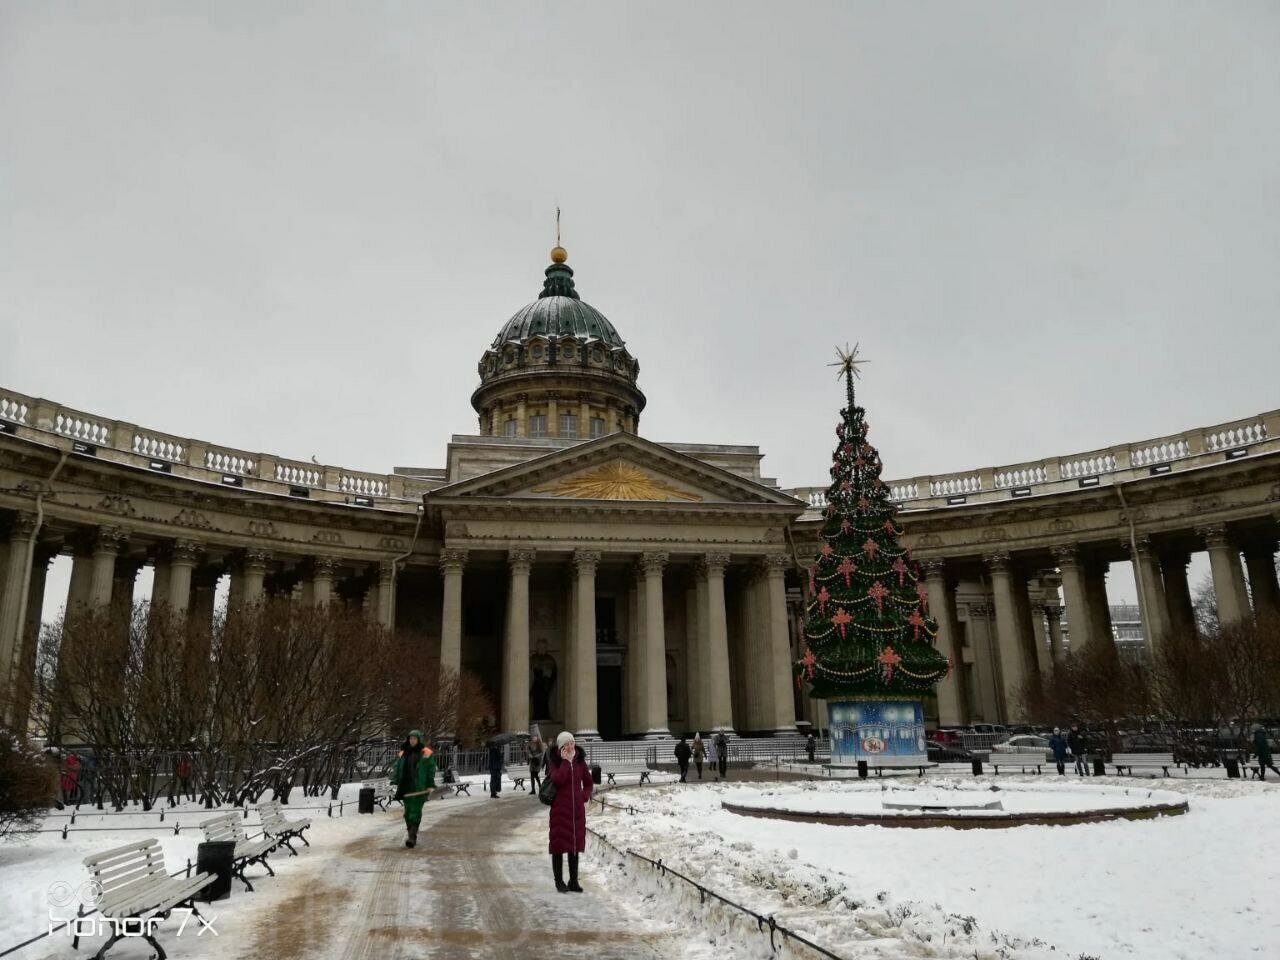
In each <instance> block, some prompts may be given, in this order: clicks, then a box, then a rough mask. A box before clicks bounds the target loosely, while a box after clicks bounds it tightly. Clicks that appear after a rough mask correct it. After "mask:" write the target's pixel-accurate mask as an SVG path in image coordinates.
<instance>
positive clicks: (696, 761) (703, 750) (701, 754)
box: [693, 733, 707, 780]
mask: <svg viewBox="0 0 1280 960" xmlns="http://www.w3.org/2000/svg"><path fill="white" fill-rule="evenodd" d="M705 759H707V747H706V744H704V743H703V742H702V734H700V733H695V734H694V735H693V765H694V766H695V767H697V768H698V779H699V780H701V779H702V761H703V760H705Z"/></svg>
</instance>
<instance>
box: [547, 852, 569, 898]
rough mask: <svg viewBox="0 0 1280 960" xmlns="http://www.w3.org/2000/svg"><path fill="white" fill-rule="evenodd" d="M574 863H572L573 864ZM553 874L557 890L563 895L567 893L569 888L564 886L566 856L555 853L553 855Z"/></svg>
mask: <svg viewBox="0 0 1280 960" xmlns="http://www.w3.org/2000/svg"><path fill="white" fill-rule="evenodd" d="M572 862H573V861H570V863H572ZM551 872H552V874H554V875H555V878H556V889H557V890H558V891H560V892H561V893H567V892H568V891H569V888H568V887H566V886H565V885H564V854H563V853H553V854H552V855H551Z"/></svg>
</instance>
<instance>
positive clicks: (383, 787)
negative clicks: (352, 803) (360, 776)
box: [360, 778, 396, 810]
mask: <svg viewBox="0 0 1280 960" xmlns="http://www.w3.org/2000/svg"><path fill="white" fill-rule="evenodd" d="M360 786H361V787H362V788H363V787H373V802H374V803H376V804H377V805H378V809H379V810H385V809H387V805H388V804H389V803H391V802H392V801H393V800H395V798H396V788H395V787H393V786H392V785H391V780H390V779H386V778H384V779H382V780H362V781H361V782H360Z"/></svg>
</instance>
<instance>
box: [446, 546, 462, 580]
mask: <svg viewBox="0 0 1280 960" xmlns="http://www.w3.org/2000/svg"><path fill="white" fill-rule="evenodd" d="M466 565H467V551H465V550H452V549H450V550H441V551H440V573H441V575H443V574H446V573H461V572H462V569H463V567H465V566H466Z"/></svg>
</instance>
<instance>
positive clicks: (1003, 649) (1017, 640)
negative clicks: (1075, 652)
mask: <svg viewBox="0 0 1280 960" xmlns="http://www.w3.org/2000/svg"><path fill="white" fill-rule="evenodd" d="M983 559H984V560H985V561H986V563H987V567H988V569H989V570H990V572H991V599H992V603H993V604H994V606H995V608H996V648H997V650H999V652H1000V656H999V658H998V662H999V674H1000V687H999V689H1000V700H1001V702H1002V703H1003V707H1004V710H1003V713H1002V715H1001V719H1002V720H1003V721H1004V722H1006V723H1012V722H1018V721H1020V720H1021V719H1022V716H1023V710H1022V685H1023V684H1024V683H1025V682H1026V681H1027V680H1028V678H1029V677H1030V675H1031V671H1032V669H1034V666H1033V664H1028V663H1027V662H1026V656H1025V654H1024V651H1023V646H1024V645H1023V643H1022V638H1021V637H1020V635H1019V634H1020V630H1019V623H1018V601H1017V598H1016V597H1015V596H1014V590H1016V589H1017V584H1016V583H1015V582H1014V572H1013V569H1012V568H1011V566H1010V561H1009V554H1007V553H993V554H990V555H988V556H986V557H984V558H983Z"/></svg>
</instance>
